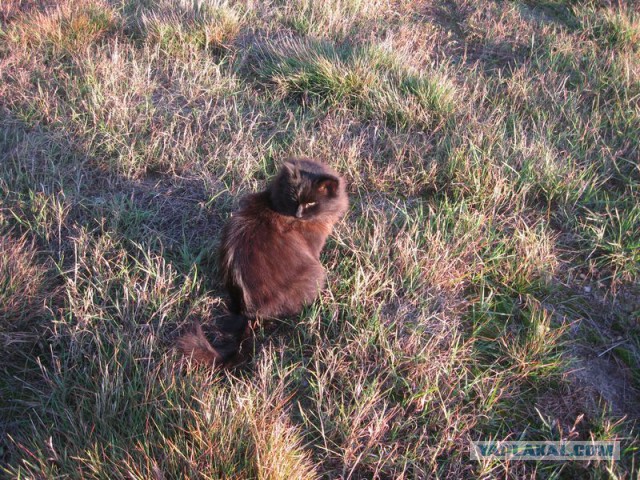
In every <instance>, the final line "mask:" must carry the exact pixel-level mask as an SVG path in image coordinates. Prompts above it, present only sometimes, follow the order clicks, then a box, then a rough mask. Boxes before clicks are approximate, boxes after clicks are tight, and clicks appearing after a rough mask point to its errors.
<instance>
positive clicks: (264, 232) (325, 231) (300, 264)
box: [178, 158, 349, 365]
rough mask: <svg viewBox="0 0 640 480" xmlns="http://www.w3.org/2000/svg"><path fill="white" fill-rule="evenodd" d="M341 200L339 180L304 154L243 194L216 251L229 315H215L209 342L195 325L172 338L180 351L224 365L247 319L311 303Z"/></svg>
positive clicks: (343, 189) (342, 207) (234, 350)
mask: <svg viewBox="0 0 640 480" xmlns="http://www.w3.org/2000/svg"><path fill="white" fill-rule="evenodd" d="M348 203H349V202H348V197H347V193H346V185H345V181H344V179H343V178H342V177H341V176H340V175H338V174H337V173H336V172H335V171H334V170H332V169H331V168H329V167H328V166H326V165H325V164H323V163H320V162H317V161H314V160H311V159H306V158H292V159H289V160H287V161H285V162H284V164H283V165H282V168H281V169H280V171H279V173H278V174H277V176H276V177H275V179H274V180H273V181H272V182H271V183H270V184H269V186H268V187H267V189H266V190H265V191H263V192H260V193H255V194H251V195H248V196H246V197H244V198H243V199H242V200H241V203H240V209H239V210H238V211H237V212H236V213H235V214H234V215H233V216H232V217H231V219H230V220H229V222H228V223H227V224H226V225H225V227H224V230H223V233H222V243H221V247H220V252H219V266H220V271H221V273H222V281H223V283H224V285H225V287H226V289H227V292H228V294H229V315H228V316H226V317H222V318H220V319H218V322H217V329H218V330H219V332H220V335H219V338H218V340H217V343H216V344H214V345H212V344H211V343H209V341H208V340H207V339H206V337H205V335H204V333H203V331H202V328H201V327H200V325H199V324H196V327H195V330H194V331H193V332H191V333H188V334H186V335H184V336H183V337H182V338H180V339H179V340H178V348H179V349H180V350H181V351H182V353H183V354H184V355H185V356H187V357H191V358H192V359H193V360H194V361H196V362H199V363H209V364H215V365H224V364H225V363H227V362H228V361H229V360H230V359H231V358H232V357H233V356H234V355H235V354H236V353H237V352H238V350H239V348H240V344H241V342H242V339H243V337H246V336H247V333H248V332H247V331H248V326H249V321H251V320H254V319H255V320H260V319H264V318H268V317H280V316H288V315H295V314H297V313H299V312H300V310H301V309H302V307H303V306H304V305H307V304H309V303H311V302H313V300H314V299H315V298H316V297H317V296H318V294H319V292H320V290H321V289H322V288H323V287H324V282H325V272H324V268H323V267H322V264H321V263H320V252H321V251H322V248H323V247H324V244H325V242H326V240H327V237H328V236H329V234H330V233H331V231H332V229H333V226H334V225H335V223H336V222H337V221H338V220H339V219H340V218H341V217H342V216H343V215H344V213H345V212H346V210H347V208H348Z"/></svg>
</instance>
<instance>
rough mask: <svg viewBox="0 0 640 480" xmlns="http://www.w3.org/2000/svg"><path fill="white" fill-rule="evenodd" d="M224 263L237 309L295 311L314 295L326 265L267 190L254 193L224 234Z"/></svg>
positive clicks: (272, 312) (271, 312)
mask: <svg viewBox="0 0 640 480" xmlns="http://www.w3.org/2000/svg"><path fill="white" fill-rule="evenodd" d="M220 267H221V271H222V278H223V281H224V283H225V285H226V287H227V289H228V290H229V293H230V295H231V297H232V302H233V304H234V305H235V309H236V310H241V311H243V312H244V313H248V314H259V315H265V316H269V315H278V314H286V313H293V312H295V311H296V310H297V309H299V308H300V307H301V304H302V303H305V302H307V301H309V299H310V298H313V297H314V296H315V295H316V293H317V290H318V288H319V287H320V286H321V284H322V283H323V281H324V269H323V268H322V265H321V264H320V262H319V260H318V259H317V258H316V257H315V256H314V253H313V251H312V250H311V249H310V248H309V245H308V243H307V242H306V240H305V237H304V235H302V234H301V232H300V231H299V229H297V228H295V220H293V219H291V218H289V217H287V216H284V215H281V214H279V213H277V212H275V211H274V210H273V209H272V208H271V207H270V202H269V195H268V193H267V192H261V193H257V194H252V195H248V196H246V197H245V198H243V200H242V201H241V205H240V209H239V210H238V211H237V212H236V213H234V214H233V216H232V217H231V218H230V219H229V221H228V223H227V225H226V226H225V229H224V231H223V236H222V244H221V249H220Z"/></svg>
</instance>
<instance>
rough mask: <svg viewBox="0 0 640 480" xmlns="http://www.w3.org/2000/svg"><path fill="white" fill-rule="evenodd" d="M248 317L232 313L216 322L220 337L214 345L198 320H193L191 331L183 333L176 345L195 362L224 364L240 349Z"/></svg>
mask: <svg viewBox="0 0 640 480" xmlns="http://www.w3.org/2000/svg"><path fill="white" fill-rule="evenodd" d="M247 324H248V319H247V318H246V317H244V316H243V315H232V316H231V317H230V318H226V319H221V321H219V322H218V330H219V332H220V334H221V335H220V338H219V339H218V340H217V341H216V343H215V344H214V345H212V344H211V342H209V340H208V339H207V337H206V336H205V334H204V332H203V331H202V326H201V325H200V323H199V322H194V328H193V330H192V331H191V332H188V333H186V334H184V335H183V336H182V337H180V338H179V339H178V341H177V342H176V347H177V348H178V350H179V351H180V352H182V354H183V355H184V356H185V357H187V358H191V360H192V361H194V362H196V363H201V364H205V365H212V366H214V367H220V366H224V365H225V364H227V363H228V362H229V360H231V359H232V357H234V356H235V355H236V354H237V353H238V350H239V349H240V343H241V340H242V334H243V333H244V331H245V329H246V326H247Z"/></svg>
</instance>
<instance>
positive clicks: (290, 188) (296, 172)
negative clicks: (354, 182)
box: [269, 159, 348, 220]
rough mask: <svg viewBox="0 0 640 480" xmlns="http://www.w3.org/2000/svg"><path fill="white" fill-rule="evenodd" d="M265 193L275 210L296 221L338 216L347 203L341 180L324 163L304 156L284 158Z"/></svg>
mask: <svg viewBox="0 0 640 480" xmlns="http://www.w3.org/2000/svg"><path fill="white" fill-rule="evenodd" d="M269 193H270V196H271V203H272V204H273V207H274V209H275V210H276V211H277V212H279V213H281V214H283V215H289V216H293V217H296V218H298V219H300V220H313V219H319V218H321V217H324V216H327V215H329V216H331V217H335V216H339V215H342V213H344V211H345V210H346V208H347V203H348V200H347V194H346V192H345V185H344V180H343V179H342V178H341V177H340V176H339V175H338V174H337V173H336V172H334V171H333V170H332V169H330V168H329V167H327V166H326V165H324V164H322V163H319V162H315V161H313V160H307V159H290V160H287V161H285V163H284V164H283V165H282V168H281V169H280V172H279V173H278V175H277V177H276V178H275V179H274V180H273V182H271V185H270V186H269Z"/></svg>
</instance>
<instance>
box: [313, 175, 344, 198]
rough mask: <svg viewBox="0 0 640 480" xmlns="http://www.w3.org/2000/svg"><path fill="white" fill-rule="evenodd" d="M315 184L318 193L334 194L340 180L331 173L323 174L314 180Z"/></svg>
mask: <svg viewBox="0 0 640 480" xmlns="http://www.w3.org/2000/svg"><path fill="white" fill-rule="evenodd" d="M315 186H316V191H317V192H318V193H320V194H328V195H335V194H336V192H337V191H338V187H339V186H340V180H339V179H337V178H336V177H334V176H333V175H324V176H322V177H320V178H319V179H317V180H316V182H315Z"/></svg>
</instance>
